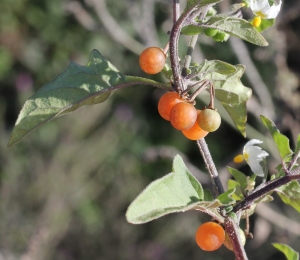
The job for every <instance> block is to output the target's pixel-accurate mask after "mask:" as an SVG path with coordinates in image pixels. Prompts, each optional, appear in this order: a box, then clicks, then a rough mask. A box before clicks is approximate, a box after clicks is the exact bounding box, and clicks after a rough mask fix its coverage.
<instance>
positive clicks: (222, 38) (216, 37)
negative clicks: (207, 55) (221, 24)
mask: <svg viewBox="0 0 300 260" xmlns="http://www.w3.org/2000/svg"><path fill="white" fill-rule="evenodd" d="M212 38H213V40H214V41H216V42H225V41H227V40H228V38H229V34H227V33H224V32H220V31H219V32H218V33H217V34H216V35H214V36H212Z"/></svg>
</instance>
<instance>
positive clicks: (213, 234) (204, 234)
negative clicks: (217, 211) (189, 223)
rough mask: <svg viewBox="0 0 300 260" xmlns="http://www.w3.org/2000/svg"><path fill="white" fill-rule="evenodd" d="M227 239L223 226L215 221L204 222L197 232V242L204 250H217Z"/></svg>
mask: <svg viewBox="0 0 300 260" xmlns="http://www.w3.org/2000/svg"><path fill="white" fill-rule="evenodd" d="M224 240H225V231H224V229H223V227H222V226H221V225H219V224H217V223H215V222H207V223H204V224H202V225H201V226H200V227H199V228H198V229H197V232H196V242H197V244H198V246H199V247H200V248H201V249H202V250H204V251H214V250H217V249H218V248H219V247H221V245H222V244H223V242H224Z"/></svg>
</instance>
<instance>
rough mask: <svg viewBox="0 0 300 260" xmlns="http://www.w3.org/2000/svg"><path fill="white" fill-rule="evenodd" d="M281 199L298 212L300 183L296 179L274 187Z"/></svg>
mask: <svg viewBox="0 0 300 260" xmlns="http://www.w3.org/2000/svg"><path fill="white" fill-rule="evenodd" d="M276 192H277V194H278V195H279V197H280V198H281V200H282V201H283V202H284V203H285V204H288V205H290V206H292V207H293V208H294V209H296V210H297V211H298V212H300V185H299V183H298V182H297V181H291V182H289V183H287V184H285V185H283V186H281V187H280V188H278V189H276Z"/></svg>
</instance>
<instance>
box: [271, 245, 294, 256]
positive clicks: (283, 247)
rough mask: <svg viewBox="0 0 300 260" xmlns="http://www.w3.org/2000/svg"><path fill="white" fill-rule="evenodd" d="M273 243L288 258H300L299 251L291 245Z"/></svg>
mask: <svg viewBox="0 0 300 260" xmlns="http://www.w3.org/2000/svg"><path fill="white" fill-rule="evenodd" d="M272 245H273V246H274V247H275V248H277V249H278V250H279V251H281V252H282V253H284V255H285V257H286V259H287V260H299V253H298V252H296V251H295V250H294V249H292V248H291V247H290V246H288V245H285V244H281V243H272Z"/></svg>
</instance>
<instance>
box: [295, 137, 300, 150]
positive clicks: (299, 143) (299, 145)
mask: <svg viewBox="0 0 300 260" xmlns="http://www.w3.org/2000/svg"><path fill="white" fill-rule="evenodd" d="M299 151H300V134H299V135H298V138H297V145H296V149H295V154H297V153H298V152H299Z"/></svg>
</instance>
